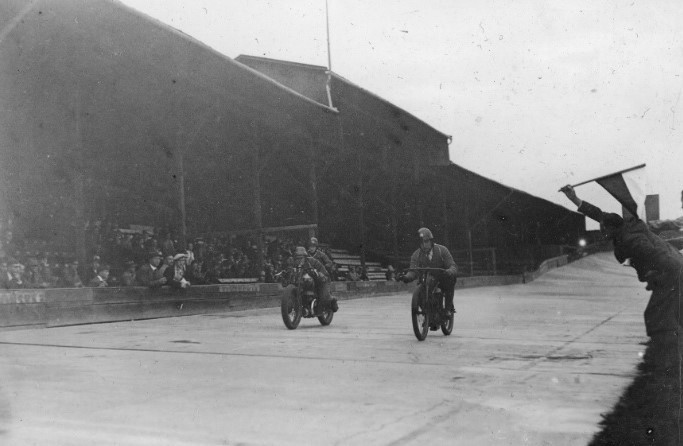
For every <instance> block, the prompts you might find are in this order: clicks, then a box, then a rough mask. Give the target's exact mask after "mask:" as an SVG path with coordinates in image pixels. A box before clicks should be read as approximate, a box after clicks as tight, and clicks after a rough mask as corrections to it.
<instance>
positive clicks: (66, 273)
mask: <svg viewBox="0 0 683 446" xmlns="http://www.w3.org/2000/svg"><path fill="white" fill-rule="evenodd" d="M59 284H60V285H61V286H63V287H66V288H81V287H82V286H83V282H82V281H81V277H80V276H79V274H78V260H74V261H72V262H67V263H66V264H65V265H64V270H63V271H62V277H61V280H60V282H59Z"/></svg>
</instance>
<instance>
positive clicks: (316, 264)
mask: <svg viewBox="0 0 683 446" xmlns="http://www.w3.org/2000/svg"><path fill="white" fill-rule="evenodd" d="M292 266H293V267H295V268H297V267H300V268H304V269H306V270H308V271H309V274H310V275H311V276H312V277H313V281H314V282H315V288H316V294H317V295H318V296H320V299H321V301H322V303H323V305H325V306H327V305H329V308H330V309H331V310H332V311H333V312H335V313H336V312H337V310H338V309H339V305H338V304H337V299H334V298H332V296H331V295H330V274H329V273H328V271H327V270H326V269H325V266H324V265H323V264H322V263H320V261H318V260H317V259H316V258H315V257H312V256H310V255H309V253H308V251H306V248H304V247H303V246H297V247H296V249H295V250H294V264H293V265H292Z"/></svg>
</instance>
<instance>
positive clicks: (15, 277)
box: [7, 259, 27, 289]
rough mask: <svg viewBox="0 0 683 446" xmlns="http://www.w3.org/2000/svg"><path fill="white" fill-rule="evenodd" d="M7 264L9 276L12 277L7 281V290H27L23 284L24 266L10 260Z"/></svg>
mask: <svg viewBox="0 0 683 446" xmlns="http://www.w3.org/2000/svg"><path fill="white" fill-rule="evenodd" d="M7 264H8V265H10V274H11V276H12V277H11V279H10V280H9V288H10V289H20V288H27V287H26V283H25V282H24V265H22V264H21V263H19V262H18V261H16V260H14V259H11V260H10V261H9V262H7Z"/></svg>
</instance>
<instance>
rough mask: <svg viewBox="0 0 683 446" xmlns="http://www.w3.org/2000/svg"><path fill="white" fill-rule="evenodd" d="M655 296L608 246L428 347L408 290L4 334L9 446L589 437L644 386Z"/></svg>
mask: <svg viewBox="0 0 683 446" xmlns="http://www.w3.org/2000/svg"><path fill="white" fill-rule="evenodd" d="M647 296H648V294H647V292H646V291H645V290H644V289H643V287H642V285H641V284H639V283H638V282H637V280H636V279H635V273H634V272H633V270H632V269H630V268H626V267H623V266H621V265H618V264H617V262H616V261H615V260H614V259H613V257H612V255H611V254H600V255H596V256H590V257H586V258H584V259H582V260H580V261H578V262H575V263H573V264H570V265H568V266H565V267H563V268H560V269H558V270H554V271H551V272H549V273H548V274H546V275H544V276H542V277H541V278H540V279H538V280H537V281H535V282H533V283H530V284H525V285H514V286H506V287H487V288H473V289H464V290H458V291H457V292H456V300H455V302H456V308H457V310H458V313H457V314H456V320H455V328H454V330H453V335H451V336H449V337H446V336H443V335H442V334H441V332H440V331H439V332H430V334H429V336H428V337H427V340H426V341H424V342H418V341H417V339H415V336H414V335H413V332H412V327H411V322H410V295H409V294H408V293H402V294H396V295H391V296H382V297H376V298H369V299H356V300H348V301H343V302H341V305H340V307H341V309H340V311H339V312H338V313H337V314H336V315H335V318H334V320H333V322H332V324H331V325H330V326H329V327H322V326H320V325H319V323H318V321H317V319H304V320H303V321H302V323H301V325H300V326H299V328H298V329H297V330H293V331H290V330H287V329H286V328H285V327H284V325H283V323H282V320H281V317H280V310H279V308H273V309H266V310H253V311H245V312H236V313H225V314H220V315H210V316H192V317H182V318H170V319H156V320H147V321H134V322H125V323H110V324H99V325H81V326H71V327H62V328H52V329H32V330H14V331H5V332H0V358H1V359H0V379H1V380H0V386H1V387H0V429H1V431H0V444H3V445H89V446H91V445H222V444H227V445H412V444H420V445H422V444H426V443H427V442H429V443H432V442H434V443H438V444H445V445H468V446H471V445H515V446H518V445H585V444H587V443H588V442H589V441H590V439H591V437H592V436H593V434H594V433H595V432H597V431H598V430H599V426H598V423H599V422H600V420H601V417H600V414H601V413H607V412H609V411H610V410H611V408H612V406H613V404H614V403H615V402H616V401H617V399H618V398H619V396H620V394H621V392H622V390H623V389H624V388H625V387H626V386H628V384H629V383H630V382H631V380H632V377H633V376H634V373H635V369H636V366H637V364H638V363H639V362H640V355H641V354H642V353H641V352H642V351H643V350H644V346H643V345H641V343H642V342H644V341H645V340H646V338H645V334H644V332H645V330H644V324H643V320H642V312H643V309H644V307H645V305H646V303H647Z"/></svg>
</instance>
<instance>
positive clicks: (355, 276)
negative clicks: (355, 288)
mask: <svg viewBox="0 0 683 446" xmlns="http://www.w3.org/2000/svg"><path fill="white" fill-rule="evenodd" d="M346 278H347V279H348V280H349V281H351V282H358V281H359V280H360V274H359V273H358V270H357V269H356V268H355V267H353V266H349V272H348V273H346Z"/></svg>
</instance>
